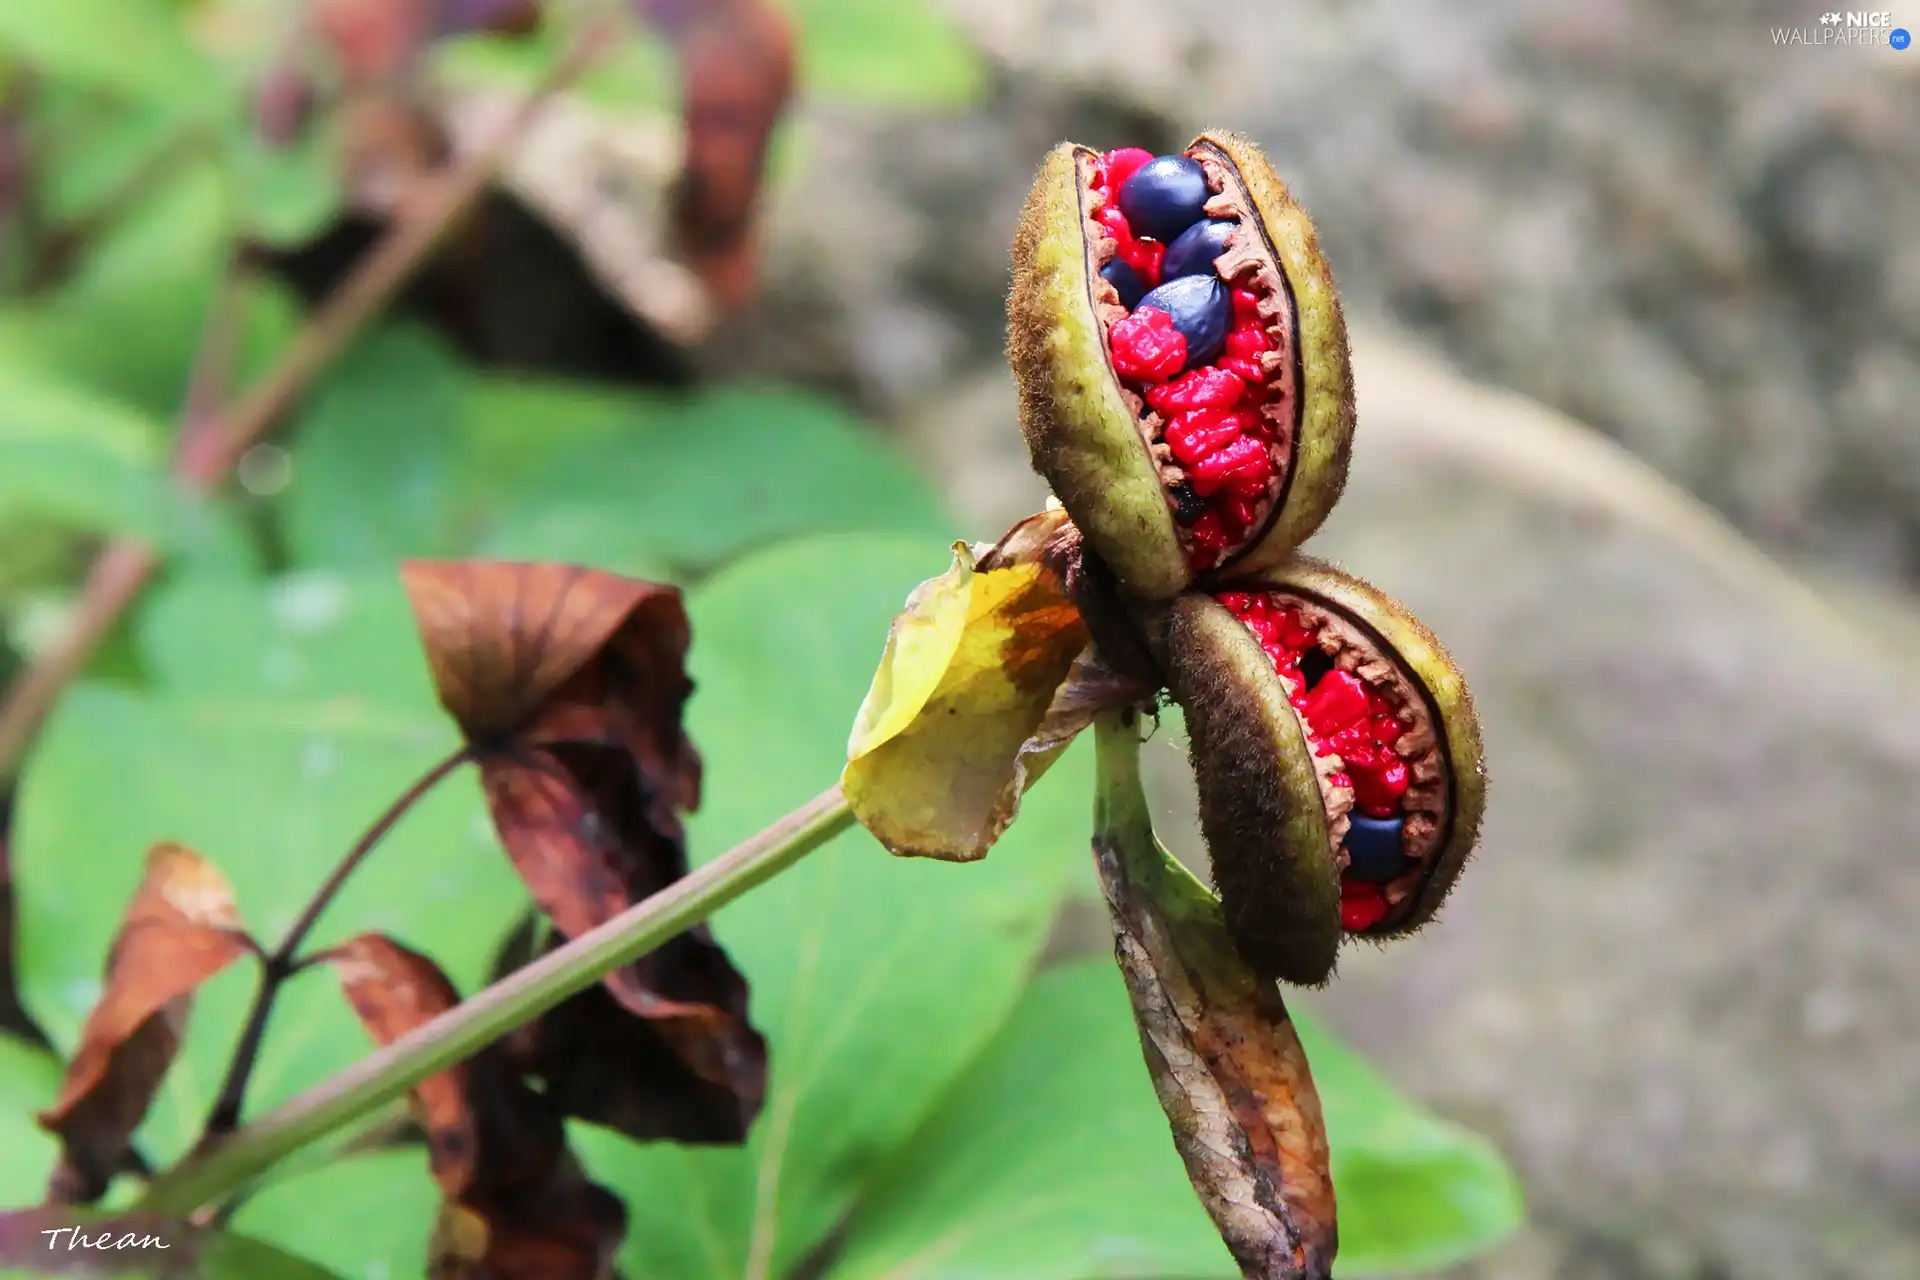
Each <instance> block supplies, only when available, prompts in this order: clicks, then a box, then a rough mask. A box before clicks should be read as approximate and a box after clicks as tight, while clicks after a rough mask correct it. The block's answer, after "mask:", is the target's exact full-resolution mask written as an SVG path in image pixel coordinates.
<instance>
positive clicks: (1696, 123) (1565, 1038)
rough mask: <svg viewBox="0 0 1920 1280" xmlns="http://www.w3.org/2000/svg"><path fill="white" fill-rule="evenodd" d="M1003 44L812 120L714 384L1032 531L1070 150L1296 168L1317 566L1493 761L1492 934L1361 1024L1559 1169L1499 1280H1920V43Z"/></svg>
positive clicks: (1318, 996)
mask: <svg viewBox="0 0 1920 1280" xmlns="http://www.w3.org/2000/svg"><path fill="white" fill-rule="evenodd" d="M1802 8H1806V10H1807V11H1805V12H1802V11H1801V9H1802ZM952 12H953V14H954V16H955V18H956V20H957V21H959V22H960V23H961V24H962V25H963V27H964V28H965V29H966V30H967V31H968V32H969V33H970V35H971V36H972V37H973V38H974V39H975V40H976V41H977V42H978V43H979V45H980V47H981V48H983V49H984V50H985V51H986V54H987V56H988V60H989V64H990V68H991V70H990V77H991V83H990V88H989V91H988V93H987V95H986V99H985V101H984V102H983V103H982V104H980V105H979V106H977V107H976V108H974V109H971V110H968V111H965V112H963V113H958V114H953V113H941V114H928V115H924V116H911V115H909V116H902V115H901V114H900V113H898V112H889V113H886V114H885V115H881V114H879V113H861V112H858V111H849V110H844V109H837V110H826V109H822V108H819V107H818V106H815V107H812V108H809V109H807V110H805V111H803V113H802V118H803V132H804V137H805V139H806V143H805V145H806V148H807V149H808V155H807V162H806V163H805V165H804V166H803V167H802V168H801V170H800V172H799V173H798V174H797V176H795V177H794V178H793V179H792V180H791V181H789V182H787V183H786V184H785V185H783V186H782V187H781V188H780V189H779V191H778V192H777V194H776V196H775V198H774V200H773V203H772V206H771V208H770V210H769V223H768V228H767V237H766V238H767V240H768V243H769V258H768V260H767V262H766V263H765V264H764V270H765V274H766V279H767V288H768V291H769V295H770V296H769V299H768V305H766V306H764V307H762V308H761V309H759V310H758V311H757V312H756V313H755V318H754V319H753V320H752V321H751V322H749V323H747V324H745V325H742V326H737V327H735V328H734V329H732V330H730V331H728V332H726V333H725V334H724V335H722V337H720V338H719V339H718V340H716V342H715V343H713V344H712V350H711V351H710V352H709V359H710V360H711V361H712V362H713V363H715V364H716V365H717V366H719V367H722V368H726V369H729V370H733V371H741V370H744V371H747V372H750V373H757V374H769V375H778V376H780V377H783V378H797V379H801V380H805V381H811V382H814V383H817V384H823V385H826V386H829V387H832V388H834V389H836V390H838V391H841V392H843V393H846V394H850V395H852V396H853V397H855V398H856V399H857V400H859V401H860V402H861V403H863V404H864V405H866V406H867V407H868V408H870V409H871V410H873V411H874V412H876V413H877V414H878V415H879V416H880V417H881V418H882V419H883V420H885V421H888V422H890V423H893V424H896V425H897V426H899V428H900V429H901V430H902V431H903V433H904V434H905V437H906V438H907V439H908V441H909V442H910V444H911V445H912V447H913V448H914V449H915V450H916V451H918V452H919V453H920V454H921V456H922V457H924V458H925V459H927V460H928V461H929V462H930V463H932V464H933V466H934V469H935V471H936V474H939V475H941V476H943V477H945V478H946V479H947V481H948V483H949V484H950V486H951V490H952V493H953V495H954V498H955V500H956V502H957V504H958V505H959V507H960V508H961V510H962V511H964V512H965V513H966V514H967V515H968V516H969V517H970V518H971V519H973V521H974V523H975V527H974V528H973V530H972V533H973V534H974V535H975V536H986V535H988V534H990V533H992V532H994V531H996V530H998V529H1000V528H1003V527H1004V526H1005V524H1006V523H1007V522H1008V521H1010V520H1011V519H1014V518H1017V517H1018V516H1020V515H1022V514H1024V513H1026V512H1028V511H1030V510H1032V509H1034V507H1035V505H1036V504H1037V503H1038V502H1039V501H1040V500H1041V497H1042V493H1043V491H1042V489H1041V487H1040V485H1039V483H1038V482H1037V481H1036V480H1035V479H1034V478H1033V477H1032V476H1031V475H1030V474H1029V473H1028V471H1027V467H1026V461H1025V457H1024V454H1023V452H1022V451H1021V447H1020V444H1019V440H1018V436H1017V434H1016V432H1015V430H1014V421H1013V396H1012V391H1011V386H1010V384H1009V382H1008V380H1007V377H1006V374H1005V371H1004V367H1003V365H1002V363H1001V360H1000V342H1001V339H1002V336H1003V326H1004V315H1003V311H1002V305H1003V297H1004V290H1005V285H1006V272H1007V261H1006V246H1007V242H1008V238H1009V233H1010V229H1011V227H1012V225H1013V221H1014V218H1015V216H1016V213H1017V210H1018V208H1019V204H1020V201H1021V199H1022V198H1023V197H1024V194H1025V191H1026V187H1027V183H1028V181H1029V179H1030V177H1031V174H1032V169H1033V166H1034V164H1035V163H1036V161H1037V159H1038V158H1039V156H1040V155H1041V154H1042V152H1043V151H1044V149H1045V148H1046V147H1048V146H1050V145H1051V144H1053V143H1054V142H1057V141H1059V140H1060V139H1061V138H1065V137H1072V138H1074V139H1076V140H1079V141H1082V142H1086V143H1089V144H1093V145H1099V146H1116V145H1143V146H1147V147H1150V148H1155V149H1167V148H1172V147H1177V146H1178V145H1180V144H1181V143H1183V142H1184V141H1185V139H1186V138H1187V137H1189V136H1191V135H1192V133H1194V132H1195V131H1196V130H1197V129H1199V128H1202V127H1209V126H1217V125H1218V126H1226V127H1231V128H1234V129H1238V130H1240V131H1243V132H1246V133H1249V134H1251V135H1252V136H1254V137H1255V138H1257V139H1258V140H1259V141H1260V142H1262V143H1263V144H1264V145H1265V146H1266V147H1267V148H1268V149H1269V150H1270V152H1271V154H1272V155H1273V158H1274V159H1275V160H1276V162H1277V163H1278V164H1279V166H1280V167H1281V169H1282V171H1283V172H1284V173H1285V174H1286V175H1287V176H1288V178H1289V180H1290V182H1292V184H1293V185H1294V187H1295V190H1296V194H1297V195H1299V197H1300V198H1301V199H1302V200H1303V201H1304V202H1305V203H1306V204H1307V206H1308V207H1309V209H1310V210H1312V212H1313V213H1314V215H1315V217H1316V219H1317V221H1318V222H1319V225H1320V229H1321V234H1322V238H1323V243H1324V245H1325V248H1326V250H1327V252H1328V254H1329V256H1330V258H1331V259H1332V261H1333V264H1334V267H1335V270H1336V273H1337V275H1338V278H1339V281H1340V283H1341V286H1342V289H1343V294H1344V296H1345V298H1346V299H1347V301H1348V310H1349V314H1350V315H1351V316H1353V317H1355V320H1356V336H1355V358H1356V364H1357V369H1358V379H1359V394H1360V413H1361V431H1360V435H1359V438H1358V444H1357V448H1356V453H1355V475H1354V482H1353V484H1352V487H1351V488H1350V490H1349V497H1348V499H1347V500H1346V502H1345V503H1343V505H1342V506H1341V508H1340V509H1339V511H1338V513H1337V514H1336V516H1335V518H1334V520H1333V521H1332V523H1331V525H1330V526H1329V528H1328V529H1327V531H1326V532H1325V534H1324V535H1323V536H1322V537H1321V538H1320V539H1318V540H1317V542H1316V544H1315V549H1317V550H1320V551H1321V552H1322V553H1323V554H1331V555H1335V556H1337V557H1339V558H1341V559H1342V560H1344V561H1345V562H1346V563H1347V564H1348V565H1349V566H1350V567H1352V568H1354V569H1355V570H1356V571H1359V572H1361V573H1364V574H1366V575H1367V576H1369V577H1371V578H1373V579H1375V580H1376V581H1378V582H1379V583H1380V584H1381V585H1383V586H1384V587H1386V588H1387V589H1389V590H1390V591H1393V592H1395V593H1396V594H1399V595H1401V596H1402V597H1403V598H1405V599H1406V600H1407V601H1408V602H1409V603H1410V604H1412V605H1413V606H1414V607H1415V608H1416V609H1417V610H1418V611H1419V612H1420V613H1421V614H1422V615H1423V616H1424V617H1426V618H1427V619H1428V620H1429V621H1430V622H1432V624H1433V625H1434V627H1435V628H1436V630H1438V631H1439V632H1440V633H1441V634H1442V635H1444V636H1446V637H1448V638H1449V641H1450V642H1451V643H1452V644H1453V646H1454V647H1455V651H1456V653H1457V655H1458V656H1459V658H1460V660H1461V661H1462V663H1463V665H1464V666H1465V668H1466V670H1467V672H1468V674H1469V676H1470V678H1471V679H1472V680H1473V682H1474V686H1475V688H1476V690H1477V691H1478V693H1479V698H1480V704H1481V707H1482V710H1483V714H1484V716H1485V720H1486V725H1487V733H1488V743H1489V753H1490V759H1491V764H1492V770H1493V780H1494V790H1493V792H1492V796H1493V800H1492V809H1491V815H1492V816H1491V818H1490V821H1489V825H1488V831H1487V838H1486V842H1485V848H1484V852H1483V854H1482V856H1481V858H1480V860H1479V862H1478V864H1477V865H1476V866H1475V867H1474V868H1473V870H1472V872H1471V874H1469V875H1468V876H1467V877H1466V879H1465V881H1464V884H1463V888H1462V891H1461V892H1460V894H1459V895H1457V899H1456V902H1455V904H1454V905H1453V906H1452V907H1451V909H1450V911H1449V912H1448V914H1447V915H1446V917H1445V919H1444V920H1443V921H1442V922H1441V923H1440V924H1439V925H1438V926H1437V927H1435V928H1434V929H1432V930H1431V931H1430V932H1429V933H1428V934H1426V935H1424V936H1423V937H1422V938H1420V939H1419V940H1418V941H1416V942H1414V943H1412V944H1408V945H1404V946H1400V947H1396V948H1394V949H1392V950H1390V951H1381V952H1377V953H1374V952H1365V953H1360V954H1355V955H1352V956H1351V957H1349V959H1348V960H1347V961H1346V962H1345V964H1344V968H1343V976H1342V978H1341V979H1340V980H1339V981H1338V982H1336V983H1335V985H1334V986H1333V987H1332V988H1330V989H1329V990H1327V991H1325V992H1322V993H1315V994H1314V995H1313V996H1312V997H1310V999H1309V1003H1310V1004H1311V1006H1312V1007H1313V1008H1314V1009H1315V1010H1316V1011H1317V1012H1319V1013H1321V1014H1322V1015H1323V1016H1324V1017H1326V1018H1328V1019H1329V1020H1331V1021H1333V1022H1334V1023H1335V1024H1337V1025H1338V1026H1339V1027H1341V1028H1342V1029H1343V1030H1345V1031H1346V1032H1347V1033H1349V1034H1350V1035H1351V1036H1352V1037H1353V1038H1354V1039H1356V1040H1357V1041H1358V1042H1359V1043H1360V1044H1362V1045H1363V1046H1364V1047H1366V1048H1368V1049H1369V1050H1371V1051H1372V1052H1373V1053H1374V1054H1375V1055H1376V1056H1377V1058H1378V1060H1379V1061H1381V1062H1382V1064H1383V1065H1384V1066H1385V1067H1386V1069H1387V1070H1388V1071H1389V1072H1390V1073H1391V1074H1392V1075H1393V1076H1394V1077H1395V1078H1396V1079H1397V1080H1398V1081H1399V1082H1400V1083H1402V1084H1403V1085H1405V1086H1406V1087H1408V1088H1409V1089H1411V1090H1413V1091H1414V1092H1416V1093H1418V1094H1420V1095H1422V1096H1424V1097H1426V1098H1427V1099H1429V1100H1431V1101H1432V1102H1434V1103H1435V1104H1437V1105H1438V1106H1440V1107H1441V1108H1442V1109H1443V1110H1446V1111H1448V1112H1450V1113H1451V1114H1454V1115H1456V1116H1458V1117H1460V1118H1461V1119H1463V1120H1466V1121H1467V1122H1469V1123H1471V1124H1473V1125H1475V1126H1477V1127H1479V1128H1481V1129H1483V1130H1484V1131H1486V1132H1488V1133H1489V1134H1491V1135H1492V1136H1494V1137H1495V1139H1496V1140H1497V1141H1498V1142H1499V1143H1500V1144H1501V1146H1502V1147H1503V1148H1504V1149H1505V1150H1506V1151H1507V1152H1508V1154H1509V1155H1510V1156H1511V1157H1512V1158H1513V1159H1514V1160H1515V1161H1516V1163H1517V1164H1518V1166H1519V1168H1520V1170H1521V1172H1522V1175H1523V1177H1524V1178H1525V1180H1526V1183H1527V1188H1528V1193H1529V1198H1530V1213H1531V1217H1532V1222H1531V1224H1530V1226H1529V1228H1528V1229H1527V1231H1526V1232H1525V1233H1524V1235H1523V1236H1522V1237H1521V1238H1520V1239H1518V1240H1516V1241H1514V1242H1513V1243H1512V1244H1511V1245H1509V1246H1508V1247H1507V1248H1505V1249H1504V1250H1503V1251H1501V1252H1500V1253H1499V1254H1497V1255H1495V1256H1494V1257H1492V1258H1491V1259H1488V1260H1484V1261H1482V1262H1479V1263H1476V1264H1473V1265H1472V1266H1470V1267H1468V1268H1465V1269H1463V1270H1462V1271H1461V1272H1460V1274H1462V1275H1472V1276H1485V1277H1509V1276H1510V1277H1536V1276H1572V1277H1582V1278H1588V1277H1590V1278H1593V1280H1601V1278H1605V1280H1615V1278H1618V1280H1629V1278H1638V1277H1669V1276H1671V1277H1697V1278H1699V1280H1709V1278H1716V1280H1717V1278H1719V1277H1750V1276H1751V1277H1780V1278H1781V1280H1787V1278H1789V1277H1791V1278H1793V1280H1805V1278H1808V1277H1824V1276H1834V1277H1843V1276H1844V1277H1886V1278H1887V1280H1895V1278H1898V1277H1911V1276H1915V1275H1920V1000H1917V999H1916V998H1915V996H1914V987H1913V981H1912V974H1913V972H1914V966H1915V961H1916V960H1917V959H1920V945H1917V944H1916V942H1915V938H1916V936H1920V871H1917V870H1916V853H1920V848H1917V845H1920V838H1917V837H1916V831H1917V830H1920V827H1917V826H1916V823H1915V820H1914V807H1913V805H1914V801H1913V796H1914V794H1915V791H1916V784H1920V678H1917V676H1920V663H1917V662H1916V660H1915V654H1916V653H1920V623H1917V622H1916V621H1915V615H1914V613H1913V611H1912V610H1913V606H1912V603H1911V595H1910V591H1911V588H1912V587H1913V586H1914V584H1916V583H1920V235H1917V234H1916V232H1920V132H1917V131H1916V130H1915V128H1914V124H1915V122H1916V121H1920V51H1908V52H1906V53H1904V54H1903V53H1899V52H1896V51H1893V50H1891V49H1888V48H1886V47H1881V48H1878V49H1865V48H1819V47H1806V46H1804V45H1779V44H1776V43H1775V41H1774V37H1773V35H1772V33H1771V28H1774V27H1787V26H1790V27H1795V28H1800V29H1809V28H1815V27H1816V26H1817V24H1818V19H1819V14H1818V13H1817V12H1815V11H1814V10H1813V8H1811V7H1806V6H1801V7H1794V6H1789V5H1783V4H1743V3H1721V4H1706V3H1689V4H1680V5H1672V4H1655V3H1651V2H1650V0H1637V2H1636V0H1580V2H1579V3H1566V4H1555V5H1537V4H1535V5H1524V4H1517V3H1511V2H1500V3H1491V4H1485V5H1476V6H1467V7H1463V6H1458V5H1445V4H1438V3H1431V2H1428V0H1418V2H1416V3H1411V4H1385V3H1345V4H1338V5H1313V4H1299V3H1290V2H1287V0H1210V2H1209V3H1206V4H1198V3H1191V2H1182V3H1169V2H1168V0H1156V2H1155V3H1140V2H1138V0H1100V2H1099V3H1093V2H1092V0H968V3H965V4H961V3H955V4H954V5H953V6H952ZM1895 18H1896V19H1900V18H1910V19H1911V21H1910V25H1915V26H1920V11H1916V12H1914V13H1913V14H1911V15H1903V14H1895ZM1495 386H1500V387H1507V388H1512V389H1514V390H1515V391H1517V392H1519V393H1523V394H1521V395H1511V394H1505V393H1501V392H1498V391H1494V390H1491V389H1490V388H1492V387H1495ZM1563 415H1564V416H1563ZM1609 438H1610V439H1611V441H1614V442H1618V445H1616V444H1613V443H1610V442H1609ZM1618 446H1625V450H1630V451H1631V454H1628V453H1627V452H1625V451H1623V450H1622V449H1621V448H1619V447H1618ZM1636 459H1637V460H1636ZM1661 477H1665V479H1664V480H1663V479H1662V478H1661ZM1669 482H1670V483H1669ZM1689 494H1690V495H1692V496H1689ZM1716 512H1717V513H1718V514H1715V513H1716ZM1730 526H1731V527H1730ZM1736 528H1737V529H1738V530H1740V531H1742V533H1744V535H1745V536H1744V537H1743V536H1742V533H1736V532H1735V529H1736ZM1760 548H1765V550H1764V551H1763V550H1761V549H1760ZM1785 565H1791V566H1792V567H1791V568H1789V567H1784V566H1785ZM1170 736H1174V735H1170ZM1161 763H1162V766H1163V768H1162V773H1163V775H1164V776H1163V778H1162V782H1163V783H1164V784H1165V787H1164V789H1165V791H1166V793H1167V801H1166V803H1167V805H1168V810H1169V814H1170V816H1171V824H1172V829H1173V830H1174V831H1175V834H1176V836H1177V835H1178V834H1179V832H1180V827H1181V823H1182V822H1183V821H1188V822H1189V825H1188V830H1187V838H1188V840H1189V841H1190V843H1189V846H1188V847H1189V848H1191V847H1193V844H1192V843H1191V841H1192V837H1191V832H1190V821H1189V820H1187V819H1186V818H1185V817H1184V816H1183V815H1184V810H1183V808H1182V802H1181V799H1180V794H1179V792H1180V779H1179V773H1180V768H1179V765H1178V756H1177V751H1175V750H1171V749H1170V750H1168V751H1166V752H1165V754H1164V758H1163V760H1162V762H1161Z"/></svg>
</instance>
